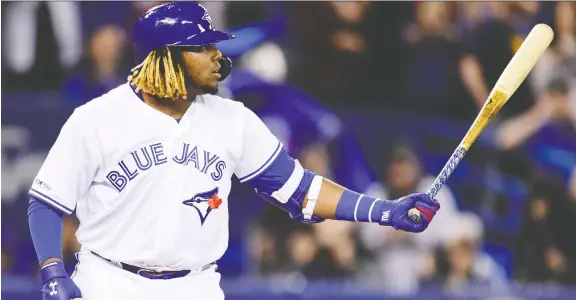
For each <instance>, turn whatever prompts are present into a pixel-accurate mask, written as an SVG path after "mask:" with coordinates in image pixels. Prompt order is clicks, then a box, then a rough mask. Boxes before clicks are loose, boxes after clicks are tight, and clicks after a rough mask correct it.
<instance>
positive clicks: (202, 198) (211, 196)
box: [182, 187, 222, 225]
mask: <svg viewBox="0 0 576 300" xmlns="http://www.w3.org/2000/svg"><path fill="white" fill-rule="evenodd" d="M221 201H222V200H221V199H220V198H219V197H218V188H217V187H216V188H214V189H212V190H210V191H207V192H203V193H198V194H196V195H194V196H193V197H192V198H190V199H188V200H185V201H183V202H182V203H183V204H185V205H188V206H192V207H193V208H194V209H196V212H198V217H200V224H201V225H204V222H205V221H206V218H208V215H209V214H210V212H211V211H212V210H213V209H216V208H218V206H219V205H220V203H221Z"/></svg>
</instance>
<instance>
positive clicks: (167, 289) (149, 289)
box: [72, 251, 224, 300]
mask: <svg viewBox="0 0 576 300" xmlns="http://www.w3.org/2000/svg"><path fill="white" fill-rule="evenodd" d="M78 258H79V261H80V263H79V264H78V265H77V267H76V271H75V272H74V274H72V280H73V281H74V283H76V285H77V286H78V288H80V291H81V292H82V299H83V300H128V299H142V300H146V299H150V300H156V299H169V300H191V299H206V300H224V292H223V291H222V289H221V288H220V285H219V282H220V274H219V273H218V272H216V270H215V267H212V268H210V269H208V270H206V271H203V272H199V273H191V274H189V275H187V276H184V277H180V278H174V279H169V280H150V279H148V278H145V277H142V276H138V275H136V274H133V273H130V272H127V271H125V270H122V269H120V268H118V267H116V266H115V265H113V264H112V263H109V262H107V261H105V260H103V259H101V258H99V257H97V256H95V255H93V254H91V253H89V252H85V251H82V252H80V253H79V254H78Z"/></svg>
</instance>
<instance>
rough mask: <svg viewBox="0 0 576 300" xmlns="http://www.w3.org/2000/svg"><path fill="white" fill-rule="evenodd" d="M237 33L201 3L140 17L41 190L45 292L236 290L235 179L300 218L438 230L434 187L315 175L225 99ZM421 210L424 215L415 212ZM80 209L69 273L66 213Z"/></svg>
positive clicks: (34, 208) (37, 224)
mask: <svg viewBox="0 0 576 300" xmlns="http://www.w3.org/2000/svg"><path fill="white" fill-rule="evenodd" d="M232 38H234V36H232V35H230V34H227V33H225V32H221V31H217V30H215V29H214V26H213V23H212V20H211V18H210V15H209V14H208V12H207V11H206V10H205V9H204V7H202V6H201V5H199V4H196V3H193V2H182V3H165V4H161V5H159V6H156V7H154V8H152V9H150V10H149V11H147V12H146V13H144V14H143V15H142V16H141V17H140V18H139V20H138V21H137V23H136V25H135V27H134V31H133V46H134V53H135V58H136V59H137V63H138V64H137V66H136V67H135V68H134V69H133V70H132V74H131V75H130V76H129V77H128V81H127V83H126V84H123V85H121V86H119V87H117V88H115V89H113V90H111V91H110V92H108V93H107V94H105V95H103V96H101V97H99V98H96V99H93V100H92V101H90V102H88V103H87V104H85V105H83V106H81V107H78V108H77V109H76V110H75V111H74V112H73V113H72V115H71V116H70V118H69V119H68V120H67V122H66V124H64V126H63V127H62V130H61V132H60V134H59V136H58V138H57V140H56V142H55V143H54V145H53V147H52V148H51V150H50V152H49V154H48V156H47V158H46V161H45V162H44V164H43V165H42V167H41V169H40V171H39V173H38V175H37V177H36V178H35V179H34V182H33V184H32V187H31V189H30V191H29V194H30V204H29V209H28V218H29V225H30V232H31V235H32V239H33V241H34V246H35V249H36V252H37V255H38V259H39V262H40V265H41V271H40V272H41V278H42V294H43V297H44V298H43V299H45V300H49V299H54V300H69V299H75V298H82V299H85V300H126V299H154V300H156V299H170V300H184V299H224V293H223V291H222V290H221V288H220V274H219V273H218V272H217V271H216V267H217V266H216V262H217V261H218V259H219V258H220V257H221V256H222V255H223V254H224V252H225V251H226V248H227V242H228V201H229V200H230V199H228V195H229V192H230V186H231V177H232V176H233V175H234V176H236V177H237V178H238V179H239V180H240V182H243V183H245V184H248V185H250V186H251V187H253V188H254V189H255V191H256V193H258V194H259V195H260V196H262V198H264V199H266V200H267V201H269V202H270V203H272V204H274V205H276V206H277V207H279V208H280V209H283V210H285V211H286V212H287V213H288V214H289V215H290V217H292V218H293V219H295V220H297V221H301V222H309V223H315V222H321V221H323V220H325V219H336V220H342V221H350V222H371V223H376V224H378V225H382V226H392V227H394V228H396V229H399V230H405V231H410V232H421V231H423V230H425V229H426V228H427V226H428V224H429V223H430V221H432V218H433V217H434V215H435V214H436V212H437V211H438V209H439V208H440V207H439V205H438V203H437V202H436V201H435V200H433V199H431V198H430V197H429V196H427V195H426V194H413V195H408V196H406V197H403V198H401V199H398V200H386V199H375V198H373V197H371V196H369V195H362V194H360V193H357V192H354V191H352V190H349V189H346V188H344V187H342V186H340V185H338V184H336V183H334V182H331V181H329V180H327V179H324V178H322V177H321V176H318V175H315V174H314V173H313V172H311V171H309V170H305V169H303V168H302V166H301V165H300V163H299V162H298V161H297V160H294V159H292V158H291V157H290V156H288V154H287V153H286V152H285V151H284V149H283V146H282V144H281V143H280V142H279V141H278V139H276V137H275V136H274V135H272V134H271V133H270V131H269V130H268V128H267V127H266V126H265V125H264V124H263V122H262V121H261V120H260V119H259V118H258V117H257V116H256V115H255V114H254V113H253V112H252V111H250V110H249V109H247V108H245V107H244V106H243V105H242V103H240V102H237V101H232V100H229V99H223V98H220V97H218V96H215V95H214V94H216V92H217V89H218V82H219V81H221V80H223V79H224V78H225V77H226V76H227V75H228V74H229V73H230V71H231V68H232V64H231V61H230V60H229V59H228V58H226V57H222V54H221V53H220V52H219V51H218V50H217V48H216V46H215V44H216V43H217V42H220V41H224V40H229V39H232ZM232 201H234V200H232ZM414 207H416V208H417V209H418V210H420V212H421V213H422V216H423V222H421V223H418V224H416V223H413V222H412V221H410V219H409V218H408V217H407V212H408V210H409V209H411V208H414ZM74 210H75V211H76V216H77V217H78V219H79V220H80V227H79V229H78V231H77V233H76V236H77V239H78V241H79V242H80V244H81V250H80V252H79V253H78V255H77V258H78V264H77V266H76V270H75V271H74V273H73V274H72V275H71V276H69V275H68V274H67V273H66V271H65V270H64V266H63V263H62V260H61V258H62V257H61V256H62V255H61V234H62V216H63V215H64V214H66V215H69V214H71V213H72V212H73V211H74Z"/></svg>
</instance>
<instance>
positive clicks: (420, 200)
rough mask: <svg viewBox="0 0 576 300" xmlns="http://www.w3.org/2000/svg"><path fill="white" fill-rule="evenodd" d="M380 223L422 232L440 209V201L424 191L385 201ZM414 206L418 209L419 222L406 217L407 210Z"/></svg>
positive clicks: (399, 228) (397, 228) (404, 229)
mask: <svg viewBox="0 0 576 300" xmlns="http://www.w3.org/2000/svg"><path fill="white" fill-rule="evenodd" d="M384 205H385V207H384V210H383V214H382V219H381V221H380V225H385V226H392V227H394V229H396V230H403V231H408V232H422V231H424V230H426V228H428V225H429V224H430V222H432V218H434V216H435V215H436V213H437V212H438V210H440V203H438V201H436V200H434V199H432V198H431V197H430V195H428V194H425V193H415V194H410V195H408V196H405V197H402V198H400V199H398V200H394V201H386V202H385V204H384ZM412 208H416V209H418V210H419V211H420V216H421V222H420V223H416V222H414V221H412V220H411V219H410V218H409V217H408V211H409V210H410V209H412Z"/></svg>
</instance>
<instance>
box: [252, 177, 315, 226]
mask: <svg viewBox="0 0 576 300" xmlns="http://www.w3.org/2000/svg"><path fill="white" fill-rule="evenodd" d="M314 176H316V175H315V174H314V173H313V172H311V171H309V170H304V176H303V177H302V180H301V181H300V184H299V185H298V188H296V191H294V193H293V194H292V196H290V198H288V200H287V201H286V202H283V201H281V200H280V199H278V198H275V197H273V196H272V195H270V194H269V193H266V192H263V191H258V189H256V193H257V194H258V195H259V196H260V197H261V198H262V199H264V200H266V201H268V202H270V203H271V204H273V205H274V206H276V207H278V208H280V209H282V210H284V211H286V212H287V213H288V214H289V215H290V217H291V218H292V219H294V220H298V221H300V222H302V223H319V222H322V221H324V219H322V218H319V217H317V216H315V215H313V214H312V213H311V212H310V213H308V214H305V213H304V210H303V209H302V203H303V202H304V197H306V193H307V192H308V190H309V189H310V186H311V184H312V180H313V179H314Z"/></svg>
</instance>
